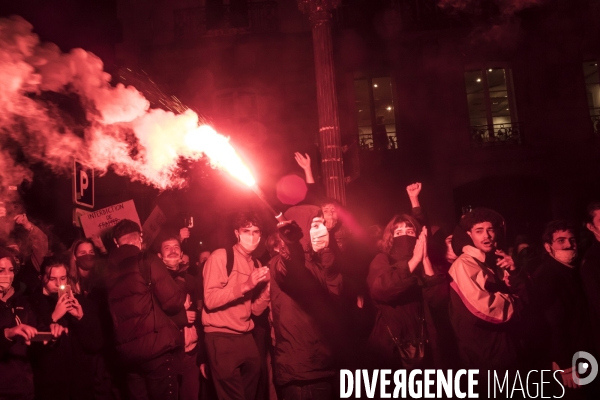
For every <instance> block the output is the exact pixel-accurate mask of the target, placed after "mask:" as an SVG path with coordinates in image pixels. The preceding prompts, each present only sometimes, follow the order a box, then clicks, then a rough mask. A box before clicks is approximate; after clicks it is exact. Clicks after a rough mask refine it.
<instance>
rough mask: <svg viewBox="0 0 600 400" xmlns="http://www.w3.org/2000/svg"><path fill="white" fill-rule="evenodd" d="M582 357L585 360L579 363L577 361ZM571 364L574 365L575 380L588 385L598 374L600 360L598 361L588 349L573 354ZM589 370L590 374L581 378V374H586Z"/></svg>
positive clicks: (581, 384) (579, 383)
mask: <svg viewBox="0 0 600 400" xmlns="http://www.w3.org/2000/svg"><path fill="white" fill-rule="evenodd" d="M582 358H583V359H584V360H585V361H582V362H580V363H577V361H579V360H580V359H582ZM571 365H573V372H572V374H573V381H574V382H575V383H576V384H578V385H580V386H583V385H587V384H588V383H590V382H591V381H593V380H594V379H595V378H596V376H597V375H598V361H596V359H595V358H594V356H593V355H591V354H590V353H588V352H586V351H578V352H577V353H575V354H573V360H572V363H571ZM590 367H591V369H590ZM588 371H589V374H588V376H586V377H585V378H580V376H582V375H585V374H586V373H587V372H588Z"/></svg>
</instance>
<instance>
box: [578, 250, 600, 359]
mask: <svg viewBox="0 0 600 400" xmlns="http://www.w3.org/2000/svg"><path fill="white" fill-rule="evenodd" d="M580 274H581V281H582V282H583V289H584V291H585V295H586V298H587V303H588V307H589V312H590V323H591V325H592V334H593V338H594V341H593V343H592V344H593V346H594V351H595V352H596V354H595V355H596V356H598V355H600V242H598V241H597V240H595V241H594V244H593V245H592V247H590V248H589V249H588V251H587V252H586V253H585V257H584V258H583V264H581V270H580Z"/></svg>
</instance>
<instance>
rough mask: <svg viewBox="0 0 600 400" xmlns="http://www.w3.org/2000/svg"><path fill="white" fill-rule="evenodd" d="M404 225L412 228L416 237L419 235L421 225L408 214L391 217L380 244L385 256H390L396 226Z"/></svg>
mask: <svg viewBox="0 0 600 400" xmlns="http://www.w3.org/2000/svg"><path fill="white" fill-rule="evenodd" d="M400 223H405V224H406V226H410V227H412V228H414V230H415V234H416V236H417V237H419V235H420V234H421V224H419V222H418V221H417V220H416V219H415V218H414V217H412V216H410V215H408V214H396V215H394V216H393V217H392V219H391V220H390V222H388V224H387V225H386V226H385V229H384V230H383V239H382V244H381V250H382V251H383V252H384V253H385V254H390V251H391V250H392V246H393V244H394V230H395V229H396V225H398V224H400Z"/></svg>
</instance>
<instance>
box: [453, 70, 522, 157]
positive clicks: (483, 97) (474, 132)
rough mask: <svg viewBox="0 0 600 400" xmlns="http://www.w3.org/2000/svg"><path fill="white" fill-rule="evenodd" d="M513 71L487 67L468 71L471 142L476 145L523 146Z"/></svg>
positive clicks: (466, 81)
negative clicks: (512, 89)
mask: <svg viewBox="0 0 600 400" xmlns="http://www.w3.org/2000/svg"><path fill="white" fill-rule="evenodd" d="M511 81H512V80H511V77H510V70H508V69H505V68H497V67H491V68H490V67H486V68H479V69H474V70H469V71H466V72H465V87H466V90H467V103H468V106H469V119H470V132H471V140H472V142H473V143H474V144H476V145H493V144H501V143H520V141H521V136H520V129H519V124H518V123H517V113H516V109H515V106H514V101H513V100H512V99H513V97H512V91H511Z"/></svg>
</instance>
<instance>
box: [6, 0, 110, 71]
mask: <svg viewBox="0 0 600 400" xmlns="http://www.w3.org/2000/svg"><path fill="white" fill-rule="evenodd" d="M15 14H16V15H20V16H22V17H23V18H25V19H26V20H27V21H29V22H30V23H31V24H32V25H33V26H34V32H35V33H37V34H38V35H39V36H40V38H41V40H42V41H44V42H53V43H55V44H57V45H58V46H60V48H61V49H62V50H63V51H68V50H70V49H72V48H76V47H81V48H84V49H86V50H88V51H91V52H92V53H94V54H96V55H98V56H99V57H100V58H101V59H102V60H103V61H104V64H105V69H106V70H107V71H109V72H112V69H113V68H114V45H115V43H117V42H119V40H120V26H119V22H118V20H117V2H116V0H83V1H82V0H19V1H7V0H3V1H2V2H0V15H1V16H10V15H15Z"/></svg>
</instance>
